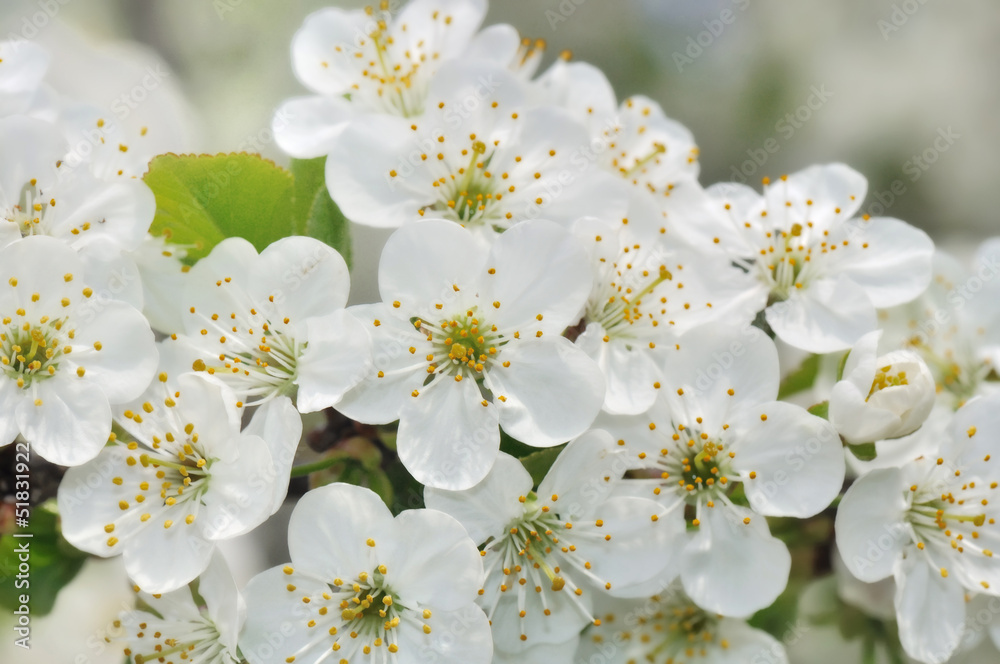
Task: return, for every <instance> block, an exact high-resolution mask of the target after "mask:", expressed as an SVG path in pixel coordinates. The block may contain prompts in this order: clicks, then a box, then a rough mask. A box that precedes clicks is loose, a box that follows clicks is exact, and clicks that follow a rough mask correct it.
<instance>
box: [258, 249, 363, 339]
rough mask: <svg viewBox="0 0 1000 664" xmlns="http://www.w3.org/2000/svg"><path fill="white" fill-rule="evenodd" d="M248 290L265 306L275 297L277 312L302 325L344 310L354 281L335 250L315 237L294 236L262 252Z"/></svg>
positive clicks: (345, 264)
mask: <svg viewBox="0 0 1000 664" xmlns="http://www.w3.org/2000/svg"><path fill="white" fill-rule="evenodd" d="M246 289H247V293H249V294H250V296H251V297H252V298H253V300H254V301H255V302H259V303H261V304H265V301H269V298H270V296H272V295H273V296H274V299H275V300H276V307H277V309H278V310H280V311H281V312H282V313H283V314H284V315H286V316H288V317H290V318H291V319H292V321H293V323H294V322H295V321H298V322H300V323H301V322H304V321H305V320H306V319H308V318H311V317H313V316H325V315H327V314H330V313H333V312H334V311H336V310H337V309H342V308H343V307H344V306H345V305H346V304H347V294H348V292H349V291H350V289H351V277H350V274H349V273H348V271H347V263H345V262H344V259H343V257H342V256H341V255H340V254H339V253H337V251H336V250H335V249H333V248H331V247H330V246H328V245H326V244H324V243H323V242H320V241H319V240H316V239H314V238H311V237H304V236H292V237H286V238H282V239H280V240H278V241H276V242H273V243H272V244H271V245H269V246H268V247H267V248H266V249H264V251H262V252H260V256H259V257H257V259H256V260H255V261H254V262H253V269H252V270H251V271H250V274H249V279H248V280H247V284H246Z"/></svg>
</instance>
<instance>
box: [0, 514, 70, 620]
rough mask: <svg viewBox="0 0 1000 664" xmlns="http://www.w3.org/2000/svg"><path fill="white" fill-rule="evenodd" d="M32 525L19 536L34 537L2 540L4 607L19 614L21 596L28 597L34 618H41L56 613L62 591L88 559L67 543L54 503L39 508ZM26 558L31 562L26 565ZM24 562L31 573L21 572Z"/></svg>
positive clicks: (1, 599)
mask: <svg viewBox="0 0 1000 664" xmlns="http://www.w3.org/2000/svg"><path fill="white" fill-rule="evenodd" d="M29 524H30V525H29V527H28V528H23V529H22V528H18V529H16V531H15V532H16V533H19V534H25V533H31V535H32V536H31V537H14V536H13V534H10V533H5V534H4V535H3V536H2V537H0V577H2V580H0V606H2V607H3V608H4V610H5V611H7V612H12V611H15V610H17V609H18V608H19V607H20V606H21V601H20V600H21V595H27V596H28V597H29V598H30V601H29V603H28V608H29V610H30V612H31V615H32V616H35V617H41V616H44V615H47V614H49V613H50V612H51V611H52V607H53V606H54V605H55V602H56V596H57V595H58V594H59V591H60V590H62V589H63V588H64V587H66V585H67V584H69V582H70V581H72V580H73V578H74V577H76V575H77V573H78V572H79V571H80V568H82V567H83V563H84V562H86V560H87V558H88V556H87V554H86V553H83V552H82V551H78V550H76V549H74V548H73V547H72V546H71V545H70V544H69V542H67V541H66V540H65V539H63V537H62V534H61V533H60V532H59V516H58V514H57V513H56V510H55V501H54V500H53V501H50V502H49V503H46V504H44V505H41V506H39V507H35V508H34V509H33V510H32V511H31V515H30V517H29ZM25 546H26V547H27V551H26V552H25V550H24V548H23V547H25ZM22 556H23V557H27V560H26V561H22V560H21V557H22ZM22 562H24V563H26V564H27V565H28V566H29V570H28V572H27V573H22V572H21V571H20V565H21V564H22ZM19 577H20V578H19ZM19 585H20V586H21V587H18V586H19Z"/></svg>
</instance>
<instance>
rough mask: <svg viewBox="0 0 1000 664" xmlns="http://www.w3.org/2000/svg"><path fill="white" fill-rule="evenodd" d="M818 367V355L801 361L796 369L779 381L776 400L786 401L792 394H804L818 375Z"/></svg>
mask: <svg viewBox="0 0 1000 664" xmlns="http://www.w3.org/2000/svg"><path fill="white" fill-rule="evenodd" d="M819 365H820V356H819V355H810V356H809V357H807V358H806V359H805V360H803V362H802V364H801V365H800V366H799V368H798V369H796V370H795V371H793V372H792V373H790V374H788V375H787V376H785V379H784V380H783V381H781V387H779V388H778V399H787V398H788V397H790V396H792V395H793V394H798V393H799V392H805V391H806V390H808V389H809V388H810V387H812V386H813V383H815V382H816V376H817V375H818V374H819Z"/></svg>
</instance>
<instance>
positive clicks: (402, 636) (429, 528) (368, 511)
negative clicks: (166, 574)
mask: <svg viewBox="0 0 1000 664" xmlns="http://www.w3.org/2000/svg"><path fill="white" fill-rule="evenodd" d="M288 548H289V552H290V553H291V559H292V560H291V564H289V565H285V566H283V567H275V568H272V569H270V570H268V571H266V572H264V573H263V574H260V575H258V576H257V577H255V578H254V579H253V580H252V581H250V584H249V585H248V586H247V588H246V593H245V594H246V598H247V623H246V629H245V630H244V632H243V637H242V640H241V641H240V649H241V650H242V652H243V656H244V657H245V658H246V659H247V660H248V661H249V662H250V664H279V663H285V662H296V663H297V664H318V663H319V662H324V661H326V660H327V659H328V658H330V657H332V658H333V659H334V661H352V662H353V661H362V660H365V661H373V662H375V661H381V662H394V663H396V664H417V663H420V662H428V663H430V662H438V663H446V662H453V663H454V664H487V663H488V662H489V661H490V658H491V656H492V652H493V648H492V646H493V643H492V639H491V636H490V626H489V622H488V621H487V619H486V616H485V615H484V614H483V612H482V610H481V609H479V608H478V607H477V606H476V605H475V603H474V600H475V598H476V592H477V591H478V590H479V588H480V587H481V586H482V581H483V565H482V562H481V560H480V556H479V552H478V551H477V550H476V547H475V545H474V544H473V543H472V540H470V539H469V536H468V535H467V534H466V533H465V530H464V529H463V528H462V526H461V525H460V524H459V523H458V522H457V521H455V520H454V519H453V518H451V517H450V516H448V515H447V514H442V513H441V512H437V511H434V510H423V509H421V510H407V511H404V512H403V513H401V514H400V515H399V516H397V517H395V518H393V516H392V513H391V512H389V510H388V508H387V507H386V506H385V505H384V504H383V503H382V501H381V500H380V499H379V497H378V496H376V495H375V494H374V493H372V492H371V491H369V490H368V489H364V488H361V487H356V486H351V485H347V484H330V485H327V486H324V487H322V488H319V489H315V490H313V491H310V492H309V493H307V494H306V495H305V496H303V497H302V498H301V499H300V500H299V502H298V504H296V506H295V511H294V512H292V517H291V521H290V523H289V524H288ZM275 634H279V636H280V639H279V640H277V641H275V640H274V635H275Z"/></svg>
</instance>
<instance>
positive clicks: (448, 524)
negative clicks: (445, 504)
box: [375, 509, 483, 611]
mask: <svg viewBox="0 0 1000 664" xmlns="http://www.w3.org/2000/svg"><path fill="white" fill-rule="evenodd" d="M392 528H393V530H392V538H391V539H390V540H389V541H383V542H379V541H377V540H376V542H375V545H376V555H377V556H378V558H379V560H380V561H381V563H382V564H384V565H385V566H386V568H387V570H388V571H387V572H386V579H387V580H386V583H389V584H390V585H391V586H392V588H393V590H394V591H395V592H397V593H398V597H399V600H400V601H401V602H402V603H403V604H404V605H407V606H413V605H414V604H417V603H419V604H426V605H428V606H435V607H438V608H440V609H443V610H445V611H456V610H459V609H461V608H462V607H463V606H466V605H469V604H472V603H473V601H475V599H476V596H477V592H478V591H479V589H480V588H482V587H483V563H482V558H481V556H480V555H479V550H478V549H477V548H476V545H475V543H474V542H473V541H472V540H471V539H470V538H469V535H468V533H466V531H465V528H463V527H462V524H460V523H459V522H458V521H456V520H455V519H454V518H453V517H451V516H449V515H447V514H445V513H444V512H438V511H435V510H429V509H417V510H405V511H403V512H402V513H401V514H400V515H399V516H397V517H396V518H395V520H394V521H393V524H392Z"/></svg>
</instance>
